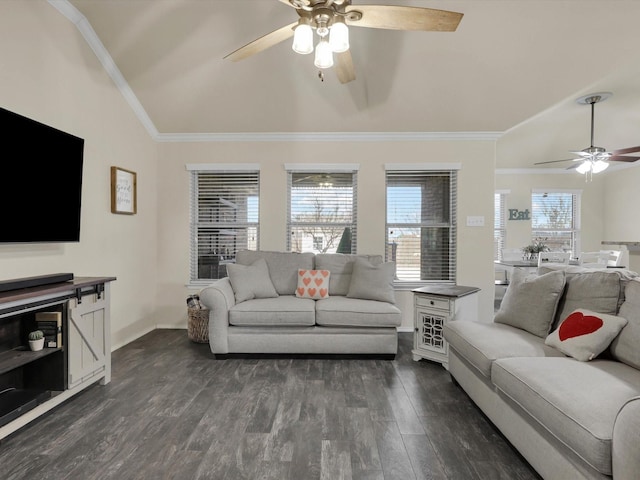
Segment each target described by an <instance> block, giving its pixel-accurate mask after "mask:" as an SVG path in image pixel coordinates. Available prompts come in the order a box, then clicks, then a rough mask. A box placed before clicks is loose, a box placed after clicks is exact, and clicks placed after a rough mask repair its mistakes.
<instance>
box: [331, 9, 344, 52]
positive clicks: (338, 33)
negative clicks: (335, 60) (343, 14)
mask: <svg viewBox="0 0 640 480" xmlns="http://www.w3.org/2000/svg"><path fill="white" fill-rule="evenodd" d="M329 45H331V50H333V51H334V52H336V53H343V52H346V51H347V50H349V28H348V27H347V25H346V24H345V23H344V20H343V19H342V18H340V17H336V18H335V19H334V22H333V25H332V26H331V32H330V34H329Z"/></svg>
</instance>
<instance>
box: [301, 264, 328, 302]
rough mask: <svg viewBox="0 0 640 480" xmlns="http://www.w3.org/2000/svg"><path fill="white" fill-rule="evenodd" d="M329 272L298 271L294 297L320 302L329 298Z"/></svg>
mask: <svg viewBox="0 0 640 480" xmlns="http://www.w3.org/2000/svg"><path fill="white" fill-rule="evenodd" d="M330 279H331V272H330V271H329V270H298V287H297V288H296V297H299V298H311V299H313V300H320V299H321V298H327V297H328V296H329V280H330Z"/></svg>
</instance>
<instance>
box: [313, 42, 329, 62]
mask: <svg viewBox="0 0 640 480" xmlns="http://www.w3.org/2000/svg"><path fill="white" fill-rule="evenodd" d="M314 65H315V66H316V67H318V68H331V67H333V52H332V51H331V46H330V45H329V42H327V40H326V39H324V38H323V39H322V40H320V41H319V42H318V46H317V47H316V58H315V61H314Z"/></svg>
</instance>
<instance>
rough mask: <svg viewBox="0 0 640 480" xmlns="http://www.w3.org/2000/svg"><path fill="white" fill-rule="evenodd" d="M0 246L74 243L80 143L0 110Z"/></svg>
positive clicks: (77, 225) (79, 191) (78, 204)
mask: <svg viewBox="0 0 640 480" xmlns="http://www.w3.org/2000/svg"><path fill="white" fill-rule="evenodd" d="M0 132H1V134H2V137H3V142H2V143H3V145H2V152H3V155H2V162H1V165H2V166H1V173H0V243H36V242H37V243H43V242H79V241H80V207H81V203H82V162H83V154H84V139H82V138H79V137H76V136H74V135H71V134H69V133H65V132H63V131H61V130H58V129H56V128H53V127H50V126H48V125H45V124H43V123H40V122H37V121H35V120H32V119H29V118H27V117H24V116H22V115H19V114H17V113H13V112H10V111H9V110H6V109H4V108H0Z"/></svg>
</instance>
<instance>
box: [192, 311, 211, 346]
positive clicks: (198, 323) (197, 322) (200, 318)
mask: <svg viewBox="0 0 640 480" xmlns="http://www.w3.org/2000/svg"><path fill="white" fill-rule="evenodd" d="M187 312H188V316H189V322H188V323H187V334H188V335H189V339H190V340H192V341H194V342H196V343H207V342H208V341H209V310H207V309H206V308H187Z"/></svg>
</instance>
